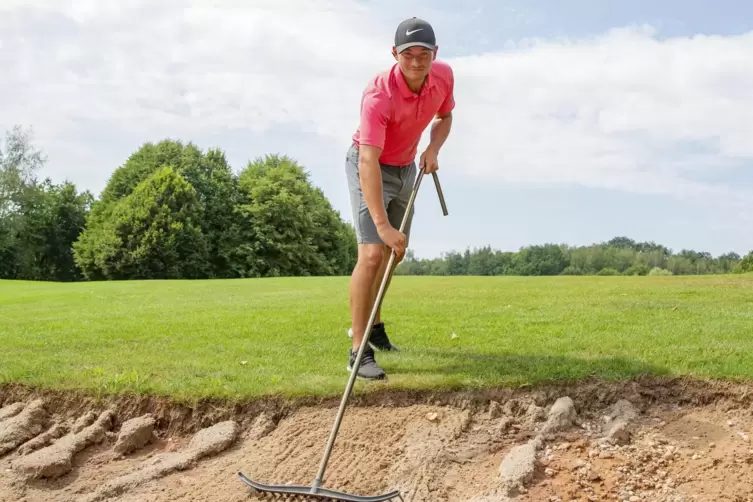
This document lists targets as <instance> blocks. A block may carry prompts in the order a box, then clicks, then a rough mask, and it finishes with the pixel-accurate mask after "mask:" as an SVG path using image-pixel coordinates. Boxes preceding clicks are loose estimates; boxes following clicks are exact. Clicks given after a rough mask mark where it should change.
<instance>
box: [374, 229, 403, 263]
mask: <svg viewBox="0 0 753 502" xmlns="http://www.w3.org/2000/svg"><path fill="white" fill-rule="evenodd" d="M377 232H378V233H379V238H380V239H382V242H384V243H385V244H386V245H387V246H389V247H390V248H391V249H392V250H393V251H395V254H396V255H397V259H398V260H400V259H402V257H403V255H404V254H405V234H404V233H402V232H401V231H400V230H398V229H396V228H395V227H393V226H392V225H390V224H389V223H386V224H384V225H380V226H378V227H377Z"/></svg>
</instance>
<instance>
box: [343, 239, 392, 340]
mask: <svg viewBox="0 0 753 502" xmlns="http://www.w3.org/2000/svg"><path fill="white" fill-rule="evenodd" d="M383 250H384V245H383V244H359V245H358V261H357V262H356V266H355V267H354V268H353V274H352V275H351V279H350V316H351V326H352V328H353V349H354V350H355V349H357V348H358V347H359V346H360V345H361V340H362V339H363V334H364V332H365V331H366V323H368V322H369V316H370V315H371V308H372V307H373V306H374V300H375V299H376V293H377V292H378V291H379V289H378V288H379V286H378V285H377V289H376V290H375V289H374V283H375V282H376V283H377V284H380V282H379V281H381V278H382V277H383V276H380V275H379V269H380V268H381V267H382V266H383V264H384V260H383V255H384V252H383ZM387 259H389V255H387Z"/></svg>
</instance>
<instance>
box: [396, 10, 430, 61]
mask: <svg viewBox="0 0 753 502" xmlns="http://www.w3.org/2000/svg"><path fill="white" fill-rule="evenodd" d="M436 45H437V39H436V37H435V36H434V28H432V27H431V25H430V24H429V23H428V22H427V21H424V20H423V19H419V18H417V17H412V18H410V19H406V20H405V21H403V22H402V23H400V24H399V25H398V27H397V31H395V48H396V49H397V52H398V53H400V52H403V51H404V50H405V49H409V48H411V47H416V46H418V47H426V48H427V49H431V50H434V47H436Z"/></svg>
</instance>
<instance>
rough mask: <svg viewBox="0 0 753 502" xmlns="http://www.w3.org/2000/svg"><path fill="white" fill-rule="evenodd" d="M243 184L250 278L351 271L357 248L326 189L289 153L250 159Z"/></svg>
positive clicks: (243, 229)
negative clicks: (315, 185) (289, 155)
mask: <svg viewBox="0 0 753 502" xmlns="http://www.w3.org/2000/svg"><path fill="white" fill-rule="evenodd" d="M238 183H239V187H240V205H239V215H240V220H239V221H240V225H241V231H240V232H241V235H242V238H241V241H242V242H243V245H242V250H241V251H239V258H240V262H241V263H243V265H244V273H245V275H247V276H308V275H346V274H349V273H350V272H351V271H352V270H353V267H354V266H355V262H356V258H357V246H356V241H355V235H354V233H353V230H352V228H351V227H350V225H347V224H345V223H344V222H343V221H342V220H341V219H340V215H339V213H338V212H337V211H335V210H334V209H333V208H332V206H331V204H330V203H329V201H328V200H327V198H326V197H325V196H324V194H323V193H322V191H321V189H319V188H317V187H314V186H312V184H311V182H310V180H309V175H308V173H307V172H306V171H304V169H303V168H302V167H301V166H300V165H299V164H298V163H297V162H296V161H294V160H293V159H291V158H289V157H287V156H279V155H267V156H265V157H264V158H257V159H255V160H254V161H252V162H249V164H248V166H247V167H246V169H244V170H243V172H241V174H240V175H239V177H238Z"/></svg>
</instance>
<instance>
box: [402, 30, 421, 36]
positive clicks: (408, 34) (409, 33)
mask: <svg viewBox="0 0 753 502" xmlns="http://www.w3.org/2000/svg"><path fill="white" fill-rule="evenodd" d="M421 30H423V28H419V29H417V30H413V31H410V30H408V31H406V32H405V34H406V35H407V36H411V35H413V34H414V33H415V32H417V31H421Z"/></svg>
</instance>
